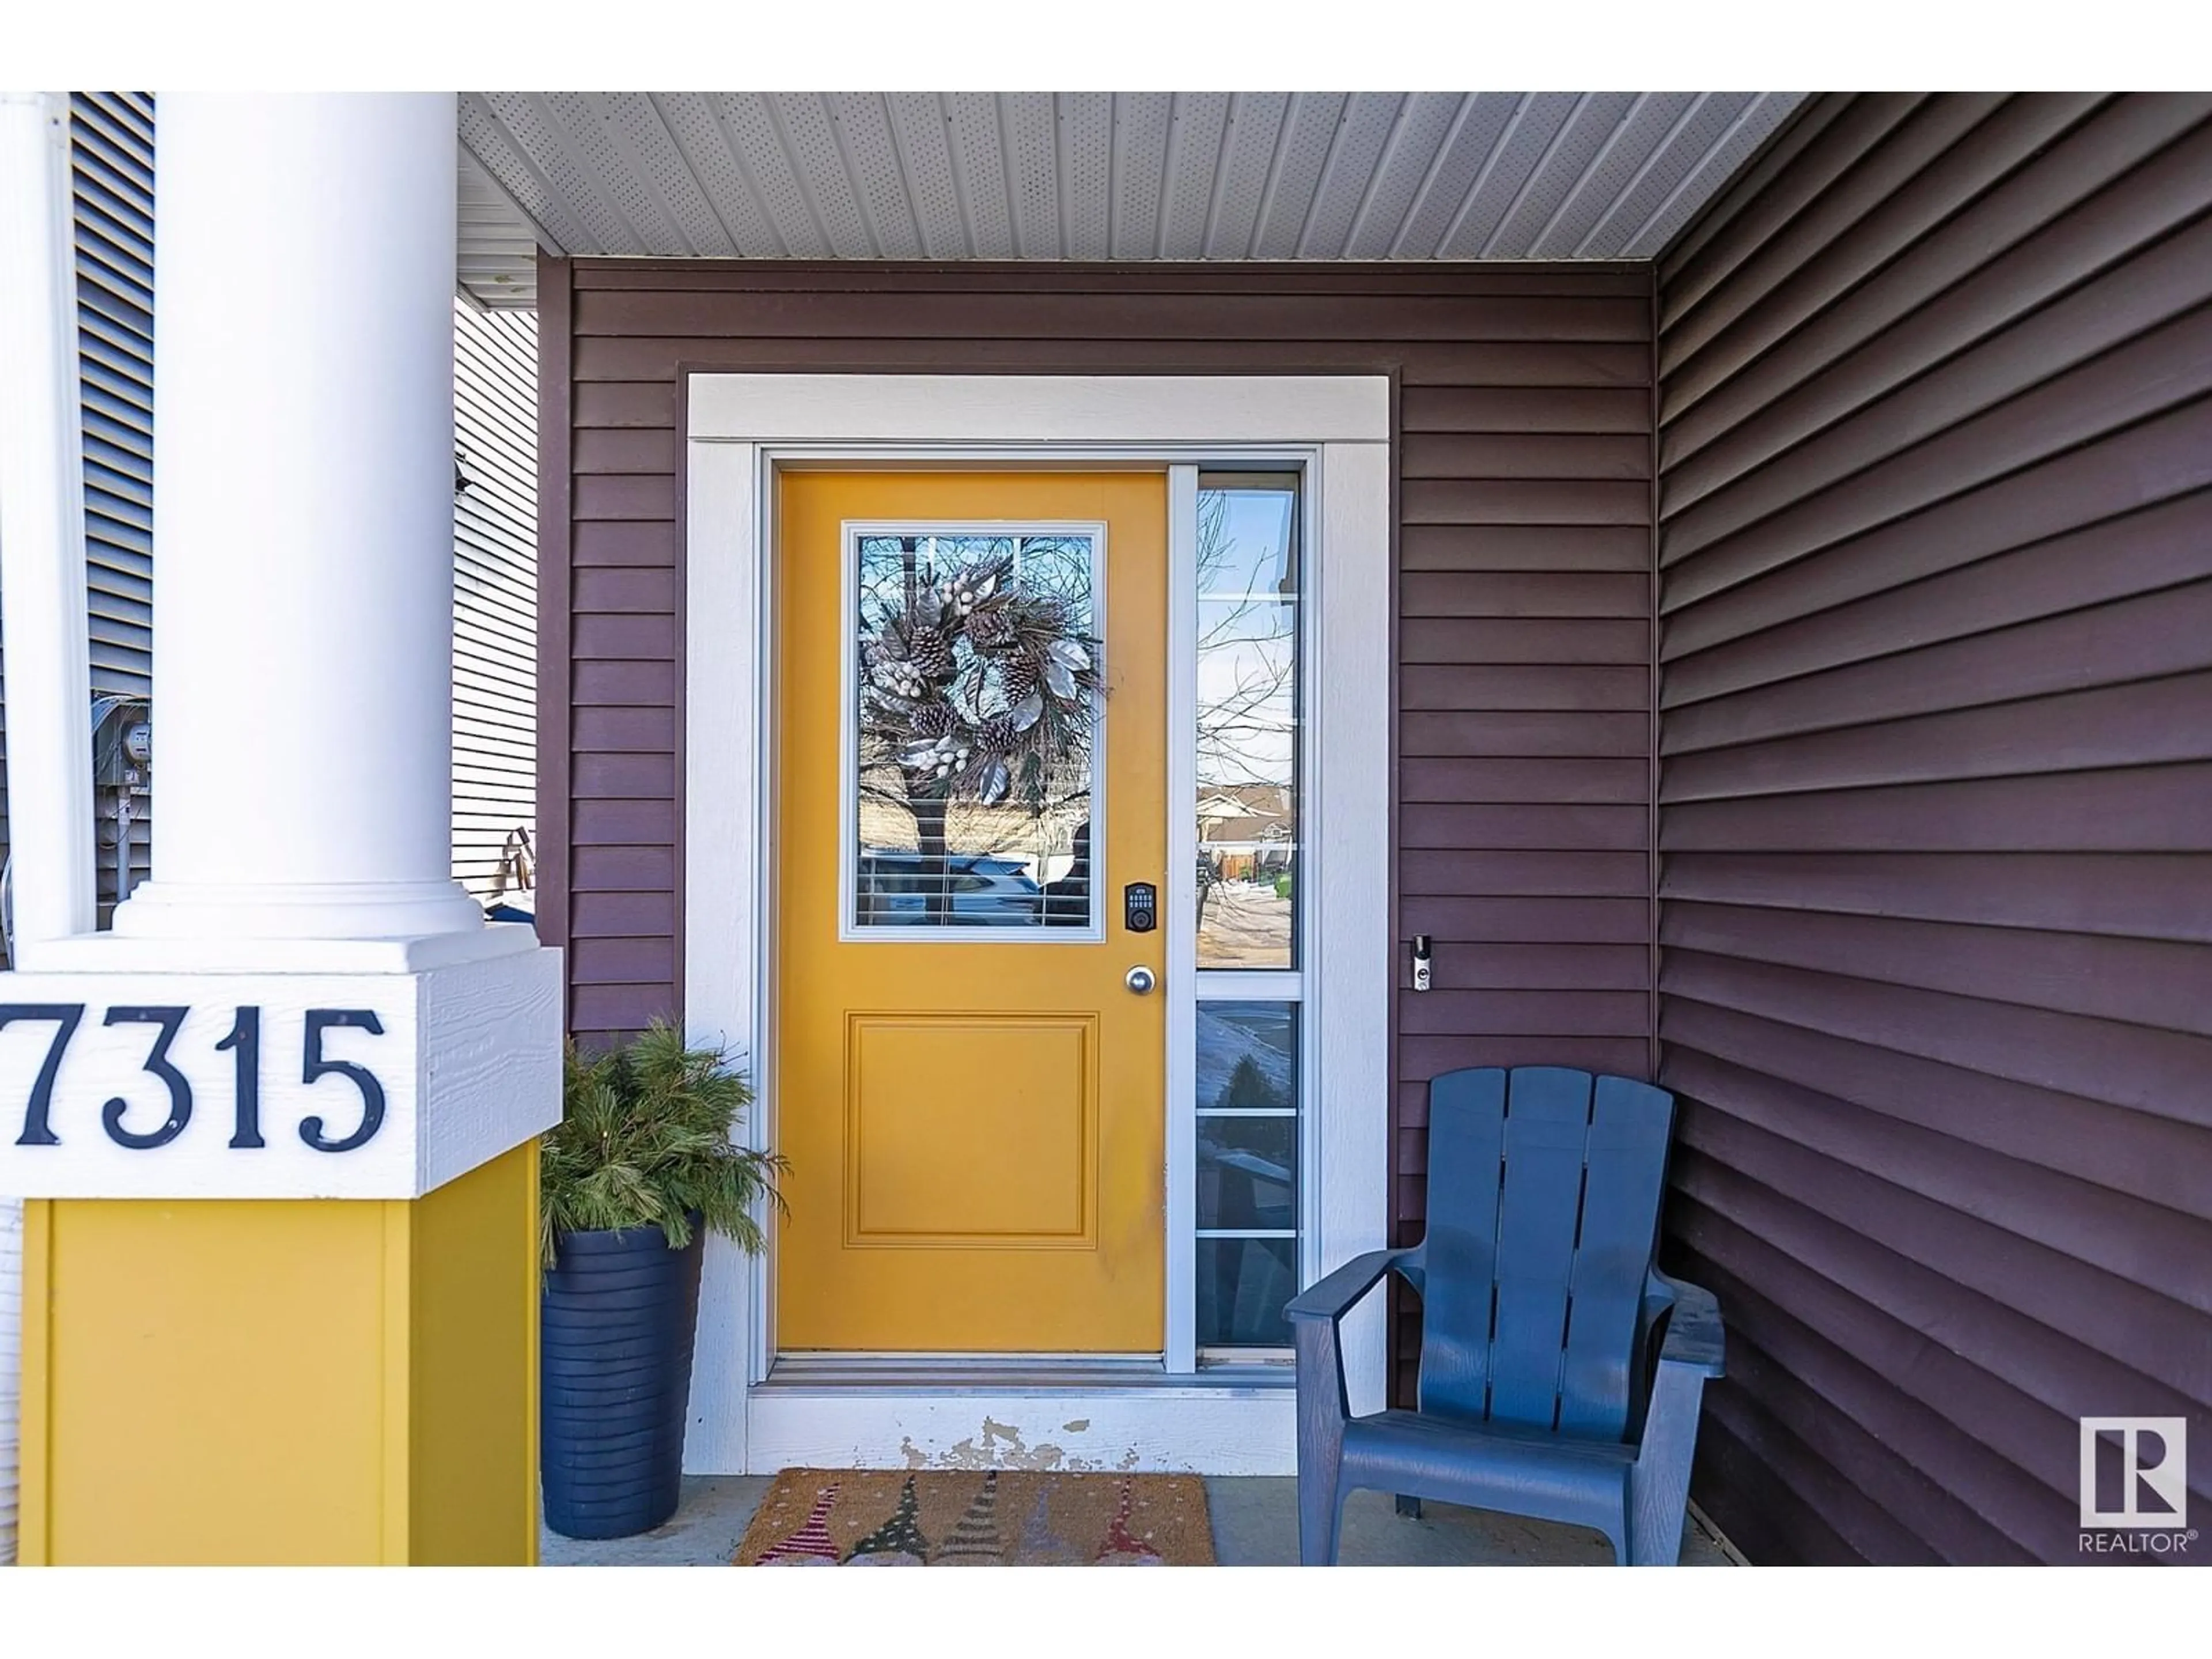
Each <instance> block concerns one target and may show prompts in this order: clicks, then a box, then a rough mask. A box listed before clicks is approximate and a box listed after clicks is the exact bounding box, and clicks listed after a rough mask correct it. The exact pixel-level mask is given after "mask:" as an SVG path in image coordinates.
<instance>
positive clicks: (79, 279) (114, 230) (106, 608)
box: [70, 92, 160, 926]
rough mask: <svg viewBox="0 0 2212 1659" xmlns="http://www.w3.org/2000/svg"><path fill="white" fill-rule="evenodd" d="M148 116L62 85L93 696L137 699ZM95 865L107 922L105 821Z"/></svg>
mask: <svg viewBox="0 0 2212 1659" xmlns="http://www.w3.org/2000/svg"><path fill="white" fill-rule="evenodd" d="M154 120H155V117H154V100H153V98H152V96H151V95H150V94H146V93H136V92H78V93H72V94H70V180H71V184H72V186H73V188H72V192H71V205H72V209H73V217H74V240H75V243H76V300H77V307H76V309H77V391H78V394H79V397H80V398H81V400H82V405H83V410H82V414H83V421H82V427H83V436H84V544H85V605H86V621H87V623H88V644H89V646H90V647H91V669H92V690H93V693H94V696H99V695H100V694H102V693H112V694H115V695H118V696H127V697H131V698H144V697H146V696H149V694H150V693H151V691H152V690H153V666H154V659H153V645H154V626H153V624H154V557H153V553H154V289H153V283H154ZM159 714H160V711H159V710H155V715H156V719H157V723H158V716H159ZM152 775H153V776H154V777H156V778H158V777H159V775H160V774H159V773H158V771H156V772H155V773H154V774H152ZM154 805H155V802H154V797H153V796H152V795H151V794H145V795H140V796H137V797H136V798H135V799H133V800H132V802H131V883H132V884H133V885H136V884H137V883H138V882H141V881H143V880H145V879H146V878H147V877H148V876H149V875H150V874H152V873H153V860H154V849H153V840H154V836H155V827H154V810H153V809H154ZM94 869H95V872H96V874H97V877H98V886H99V921H100V925H102V926H105V925H106V923H107V922H108V921H110V920H111V918H112V916H113V915H114V908H115V904H116V902H117V900H118V897H119V896H120V894H119V887H120V883H119V882H118V880H117V874H118V872H117V869H116V849H115V831H114V826H113V824H112V822H111V823H104V824H103V825H102V826H101V827H100V847H99V851H98V853H97V854H96V855H95V864H94Z"/></svg>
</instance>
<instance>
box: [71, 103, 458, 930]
mask: <svg viewBox="0 0 2212 1659" xmlns="http://www.w3.org/2000/svg"><path fill="white" fill-rule="evenodd" d="M454 164H455V155H454V110H453V98H452V97H451V96H450V95H446V94H435V95H389V96H386V95H378V96H356V97H331V96H313V95H301V96H227V95H205V94H183V93H165V94H162V97H161V160H160V168H161V172H160V197H159V205H158V211H157V216H156V220H155V247H156V269H157V276H156V282H155V299H154V319H155V322H154V354H155V356H154V400H155V410H154V422H155V432H156V435H157V441H156V442H155V451H154V513H155V529H154V538H155V547H156V549H157V554H156V556H157V559H158V562H159V563H158V572H157V575H156V578H155V584H154V718H155V730H156V733H157V739H156V740H157V743H158V745H159V755H158V757H157V762H156V764H157V765H158V767H159V778H160V789H161V826H160V830H159V833H158V835H157V836H156V837H155V848H154V860H155V865H154V878H153V880H152V881H151V882H149V883H148V884H144V885H142V886H141V887H140V888H139V889H138V890H137V894H136V895H135V896H133V897H132V898H131V900H130V902H128V903H126V904H125V905H124V906H123V907H122V908H121V909H120V910H119V911H118V914H117V915H116V919H115V930H116V932H117V933H121V934H125V935H135V936H138V937H142V938H143V937H161V938H170V939H176V938H184V937H196V938H209V937H214V938H224V939H267V938H278V937H288V938H316V939H373V938H385V937H392V936H401V935H422V934H429V933H450V932H454V931H460V930H469V931H473V930H475V929H477V928H478V927H481V926H482V925H483V913H482V911H481V910H480V909H479V908H477V905H476V903H475V902H473V901H472V900H471V899H470V898H469V896H467V894H466V893H465V892H464V891H463V890H461V889H460V887H459V886H458V885H457V884H455V883H454V882H453V879H452V877H451V874H450V870H451V853H450V848H451V829H450V823H449V820H450V816H451V810H452V808H451V803H452V766H451V746H452V742H453V736H452V722H453V714H452V689H451V678H450V673H451V671H450V668H449V665H448V662H447V654H446V653H445V651H443V650H441V649H438V648H436V647H435V643H434V642H435V641H444V640H447V639H448V638H450V635H451V629H452V617H453V471H452V469H453V422H452V410H453V309H452V299H453V252H454V228H453V220H454V200H453V197H454V183H453V180H454Z"/></svg>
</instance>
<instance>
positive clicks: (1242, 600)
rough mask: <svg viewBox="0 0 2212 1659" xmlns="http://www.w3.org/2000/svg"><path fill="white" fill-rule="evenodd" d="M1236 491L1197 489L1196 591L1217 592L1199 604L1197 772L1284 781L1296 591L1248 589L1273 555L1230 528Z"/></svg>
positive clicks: (1283, 784)
mask: <svg viewBox="0 0 2212 1659" xmlns="http://www.w3.org/2000/svg"><path fill="white" fill-rule="evenodd" d="M1231 494H1232V492H1231V491H1229V490H1225V489H1205V490H1201V491H1200V492H1199V497H1198V571H1199V592H1200V593H1203V594H1206V595H1208V596H1214V595H1218V596H1219V598H1218V599H1217V600H1216V602H1215V603H1212V604H1209V605H1202V606H1200V625H1199V638H1198V656H1199V661H1200V664H1201V665H1204V666H1205V668H1206V670H1207V672H1202V673H1201V675H1200V694H1199V695H1200V702H1199V709H1198V777H1199V781H1200V783H1202V784H1206V785H1208V786H1211V787H1217V788H1219V787H1231V788H1234V787H1238V786H1240V785H1254V784H1258V785H1268V786H1273V787H1278V788H1284V789H1287V788H1288V787H1289V785H1290V782H1291V779H1290V776H1289V769H1288V765H1287V757H1286V756H1285V753H1284V745H1285V739H1286V733H1285V721H1286V719H1287V718H1288V717H1289V715H1290V714H1291V687H1292V679H1293V673H1294V670H1295V663H1296V653H1295V645H1296V632H1297V628H1296V622H1295V617H1296V614H1297V613H1296V609H1295V605H1294V604H1293V603H1292V600H1293V599H1294V593H1293V592H1288V591H1286V592H1281V593H1269V592H1254V591H1251V586H1250V584H1251V580H1252V578H1254V577H1255V576H1258V575H1261V574H1266V573H1267V571H1269V570H1270V569H1271V568H1273V564H1274V561H1273V560H1272V559H1268V558H1265V557H1261V558H1255V557H1253V556H1252V550H1249V549H1247V548H1245V547H1244V545H1243V543H1241V542H1240V541H1239V539H1238V538H1237V537H1236V535H1235V534H1234V533H1233V532H1232V531H1231V527H1230V523H1229V516H1230V515H1229V506H1230V498H1231ZM1288 586H1289V584H1288V581H1287V579H1286V580H1285V587H1286V589H1287V588H1288ZM1224 681H1225V682H1227V684H1225V685H1224V684H1222V683H1223V682H1224Z"/></svg>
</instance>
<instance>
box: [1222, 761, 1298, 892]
mask: <svg viewBox="0 0 2212 1659" xmlns="http://www.w3.org/2000/svg"><path fill="white" fill-rule="evenodd" d="M1296 841H1297V823H1296V821H1295V819H1294V817H1292V814H1291V792H1290V790H1289V789H1288V788H1287V787H1285V786H1283V785H1281V784H1273V783H1242V784H1228V785H1224V786H1220V787H1214V788H1212V789H1202V790H1201V792H1200V796H1199V802H1198V844H1199V848H1200V850H1201V851H1202V852H1203V853H1205V854H1206V856H1207V858H1208V860H1210V861H1211V862H1212V866H1213V873H1214V876H1215V878H1217V879H1218V880H1222V881H1251V880H1259V879H1261V878H1265V877H1268V876H1273V875H1275V874H1278V873H1279V872H1282V871H1285V870H1287V869H1288V868H1289V867H1290V863H1291V848H1292V845H1293V844H1294V843H1295V842H1296Z"/></svg>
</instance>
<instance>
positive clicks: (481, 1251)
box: [21, 1142, 538, 1565]
mask: <svg viewBox="0 0 2212 1659" xmlns="http://www.w3.org/2000/svg"><path fill="white" fill-rule="evenodd" d="M536 1180H537V1149H536V1146H535V1143H534V1142H533V1143H529V1144H526V1145H525V1146H519V1147H517V1148H515V1149H514V1150H513V1151H511V1152H507V1153H506V1154H504V1155H502V1156H501V1157H500V1158H496V1159H494V1160H493V1161H492V1162H491V1163H489V1164H485V1165H483V1167H481V1168H480V1169H478V1170H475V1171H473V1172H472V1173H471V1174H469V1175H466V1176H462V1177H461V1178H460V1179H459V1180H457V1181H454V1182H451V1183H449V1184H448V1185H447V1186H445V1187H441V1188H438V1189H437V1190H435V1191H434V1192H432V1193H430V1194H428V1195H427V1196H425V1197H423V1198H421V1199H418V1200H413V1201H411V1202H402V1201H386V1200H343V1201H342V1200H193V1201H183V1200H178V1201H172V1200H90V1199H66V1200H62V1199H57V1200H38V1201H34V1202H33V1203H30V1204H28V1205H27V1206H25V1216H24V1219H25V1240H24V1243H25V1246H26V1249H25V1254H24V1275H23V1277H24V1286H23V1289H24V1297H23V1300H24V1309H23V1314H24V1346H23V1384H24V1387H23V1406H22V1411H23V1478H22V1489H23V1491H22V1496H23V1502H22V1517H21V1559H22V1560H23V1561H24V1562H25V1563H26V1564H42V1563H43V1564H53V1565H64V1564H69V1565H75V1564H146V1563H163V1564H179V1565H216V1564H270V1565H310V1564H362V1563H377V1562H388V1563H399V1562H418V1563H432V1562H439V1563H462V1562H481V1563H500V1562H504V1563H514V1564H521V1563H526V1562H528V1561H531V1560H532V1559H534V1558H535V1554H536V1547H537V1519H536V1510H537V1419H536V1409H537V1370H536V1366H537V1360H536V1323H537V1296H538V1286H537V1259H536V1254H535V1252H536V1213H535V1212H536V1200H537V1193H536Z"/></svg>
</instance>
